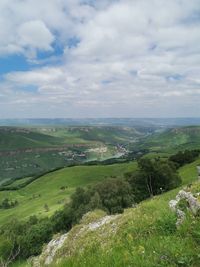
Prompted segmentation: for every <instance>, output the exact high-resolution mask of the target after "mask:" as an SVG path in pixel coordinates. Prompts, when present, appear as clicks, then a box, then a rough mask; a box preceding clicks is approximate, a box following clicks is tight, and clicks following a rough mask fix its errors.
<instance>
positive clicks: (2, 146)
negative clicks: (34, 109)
mask: <svg viewBox="0 0 200 267" xmlns="http://www.w3.org/2000/svg"><path fill="white" fill-rule="evenodd" d="M61 144H63V140H62V139H60V138H55V137H52V136H50V135H46V134H41V133H38V132H33V131H31V130H29V129H23V128H14V127H13V128H8V127H0V151H8V150H16V149H25V148H37V147H48V146H58V145H61Z"/></svg>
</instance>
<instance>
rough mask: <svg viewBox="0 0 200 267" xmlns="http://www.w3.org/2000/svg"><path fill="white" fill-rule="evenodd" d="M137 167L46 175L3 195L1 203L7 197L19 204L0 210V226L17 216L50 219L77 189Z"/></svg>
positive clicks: (128, 165)
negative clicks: (46, 217)
mask: <svg viewBox="0 0 200 267" xmlns="http://www.w3.org/2000/svg"><path fill="white" fill-rule="evenodd" d="M136 168H137V166H136V163H135V162H133V163H124V164H114V165H106V166H76V167H69V168H64V169H61V170H59V171H56V172H52V173H49V174H46V175H44V176H42V177H40V178H39V179H38V180H36V181H34V182H33V183H31V184H29V185H28V186H26V187H25V188H22V189H19V190H17V191H3V192H0V202H1V201H2V200H3V199H4V198H9V199H10V200H17V201H18V202H19V205H18V206H16V207H15V208H12V209H6V210H0V225H3V224H5V223H6V222H7V221H8V220H10V219H12V218H14V217H16V218H19V219H27V218H28V217H29V216H31V215H33V214H34V215H37V216H39V217H42V216H49V215H51V214H53V213H54V212H55V210H58V209H60V208H61V207H62V206H63V204H64V203H66V202H67V201H68V200H69V197H70V195H71V194H72V193H73V192H74V190H75V188H76V187H78V186H83V187H84V186H87V185H89V184H94V183H96V182H98V181H101V180H103V179H106V178H108V177H111V176H116V177H122V176H123V175H124V173H125V172H128V171H134V170H135V169H136ZM62 186H67V189H66V190H61V187H62ZM45 204H47V205H48V206H49V212H46V211H45V209H44V205H45Z"/></svg>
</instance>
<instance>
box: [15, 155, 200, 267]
mask: <svg viewBox="0 0 200 267" xmlns="http://www.w3.org/2000/svg"><path fill="white" fill-rule="evenodd" d="M198 164H200V159H198V160H196V161H195V162H193V163H191V164H188V165H186V166H184V167H182V168H181V169H180V170H179V173H180V175H181V177H182V180H183V186H185V185H187V184H190V183H193V184H194V186H193V188H194V192H199V191H200V185H199V184H197V185H196V184H195V181H196V180H197V170H196V166H197V165H198ZM84 168H85V170H83V167H75V168H71V169H70V168H68V170H67V173H68V174H70V172H71V174H70V175H74V176H73V177H76V179H77V180H76V179H75V178H72V176H71V179H70V180H69V181H68V182H70V185H71V186H72V188H73V187H75V186H77V185H80V184H82V185H84V184H85V181H83V180H82V178H83V177H85V179H86V177H87V183H91V182H92V181H93V179H92V177H94V174H95V173H96V174H97V173H98V175H100V176H101V177H102V176H103V179H104V178H105V174H109V175H115V174H118V175H121V174H122V173H123V172H124V171H128V170H129V171H130V170H134V169H135V168H136V165H134V164H133V163H130V164H118V165H112V166H91V167H84ZM99 168H100V169H99ZM63 171H64V172H66V170H63ZM80 171H81V175H80ZM114 173H115V174H114ZM63 174H64V173H62V172H60V171H59V172H57V174H56V175H55V176H54V175H53V174H51V175H53V177H52V179H57V180H62V179H63V178H62V177H63ZM90 174H92V176H91V175H90ZM51 175H47V176H46V177H43V179H44V180H43V181H42V180H41V181H40V182H41V183H42V184H43V183H46V180H45V179H48V181H50V180H51ZM79 175H80V176H79ZM100 176H98V177H99V178H100ZM81 177H82V178H81ZM96 178H97V176H96ZM74 179H75V180H74ZM62 181H63V182H64V181H66V180H65V179H64V180H62ZM95 181H96V179H95ZM55 182H56V181H55V180H52V185H53V184H54V185H55V184H56V183H55ZM62 184H63V183H62ZM52 185H51V184H50V186H49V188H50V191H51V187H52ZM59 185H61V183H60V184H59ZM38 187H39V188H40V186H39V184H38ZM33 189H34V188H33ZM179 190H180V188H177V189H175V190H172V191H169V192H167V193H164V194H162V195H159V196H156V197H154V198H152V199H148V200H145V201H143V202H142V203H140V204H139V205H137V206H136V208H130V209H127V210H125V212H124V213H123V214H121V215H118V217H116V218H115V219H114V221H113V223H109V224H107V225H104V226H103V227H100V228H98V229H96V230H95V231H87V230H84V231H82V230H81V229H83V227H84V229H86V228H85V227H86V225H87V224H88V223H89V222H91V221H95V220H96V219H97V218H99V216H100V215H101V216H103V214H102V213H99V212H97V211H94V212H93V213H92V214H91V215H90V216H87V217H86V219H84V220H82V222H81V223H80V224H79V225H77V226H75V227H74V228H72V230H71V231H70V234H69V239H68V240H67V242H66V244H65V246H63V248H62V249H61V250H60V251H59V253H58V254H57V260H59V261H58V263H56V260H55V261H54V263H53V264H52V266H50V267H93V266H95V267H127V266H134V267H188V266H190V267H198V266H200V255H199V251H200V243H199V241H198V240H199V239H198V238H197V237H198V236H199V233H200V222H199V220H198V218H196V219H195V218H194V217H191V216H188V217H187V218H186V221H185V223H184V224H183V226H182V227H180V228H179V229H177V228H176V226H175V222H176V216H175V214H174V213H173V212H172V211H171V210H170V209H169V206H168V203H169V201H170V200H171V199H174V198H175V196H176V194H177V192H178V191H179ZM65 194H66V192H65ZM101 216H100V217H101ZM67 255H68V257H66V256H67ZM69 255H70V256H69ZM13 267H29V265H28V263H26V262H22V263H16V264H14V265H13Z"/></svg>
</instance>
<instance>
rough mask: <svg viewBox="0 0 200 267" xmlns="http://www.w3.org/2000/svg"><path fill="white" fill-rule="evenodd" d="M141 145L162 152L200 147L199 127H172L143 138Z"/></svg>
mask: <svg viewBox="0 0 200 267" xmlns="http://www.w3.org/2000/svg"><path fill="white" fill-rule="evenodd" d="M141 147H145V148H149V149H151V150H152V151H164V152H174V151H175V152H177V151H178V150H184V149H197V148H200V127H199V126H190V127H181V128H172V129H168V130H166V131H164V132H162V133H156V134H153V135H151V136H149V137H147V138H146V139H144V140H143V142H142V143H141Z"/></svg>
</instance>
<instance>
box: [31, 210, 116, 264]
mask: <svg viewBox="0 0 200 267" xmlns="http://www.w3.org/2000/svg"><path fill="white" fill-rule="evenodd" d="M85 216H87V214H86V215H85ZM117 217H119V215H110V216H104V217H102V218H100V219H98V220H95V221H93V222H89V223H87V224H81V225H77V226H76V228H77V229H73V228H72V230H71V231H69V232H68V233H66V234H64V235H57V236H55V237H54V238H53V239H52V240H51V241H50V242H49V243H48V244H47V245H46V246H45V248H44V249H43V252H42V254H41V255H40V256H38V257H34V258H32V259H30V261H29V262H30V264H31V266H32V267H41V266H45V265H46V266H48V265H50V264H52V263H53V262H56V261H57V257H56V256H57V255H58V254H59V252H60V251H62V249H63V247H65V246H66V247H67V246H69V245H70V247H71V248H73V246H75V244H76V240H78V239H80V238H81V237H82V236H84V235H85V234H87V233H88V232H93V231H97V230H98V229H101V228H102V227H103V226H105V225H106V224H111V230H112V234H113V233H115V231H116V224H115V223H114V220H115V219H116V218H117ZM74 230H76V231H74ZM71 253H72V251H69V252H68V254H69V255H70V254H71ZM66 256H67V255H66ZM58 258H59V257H58Z"/></svg>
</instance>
